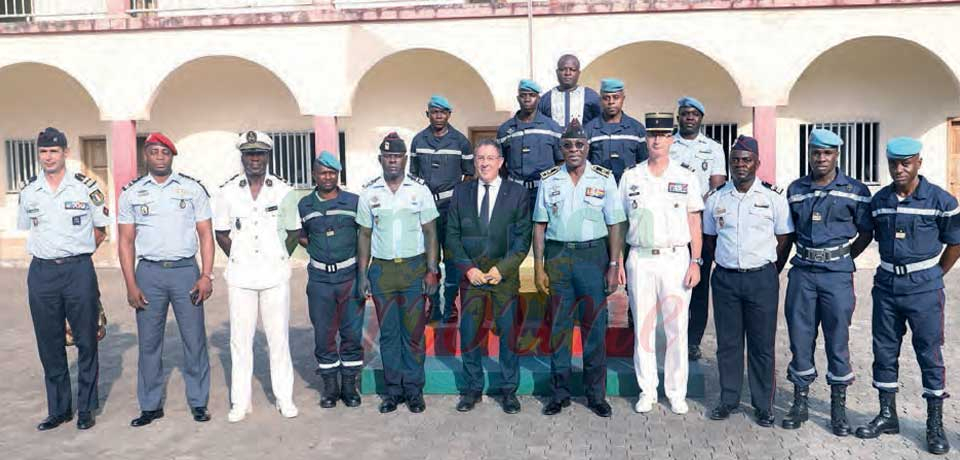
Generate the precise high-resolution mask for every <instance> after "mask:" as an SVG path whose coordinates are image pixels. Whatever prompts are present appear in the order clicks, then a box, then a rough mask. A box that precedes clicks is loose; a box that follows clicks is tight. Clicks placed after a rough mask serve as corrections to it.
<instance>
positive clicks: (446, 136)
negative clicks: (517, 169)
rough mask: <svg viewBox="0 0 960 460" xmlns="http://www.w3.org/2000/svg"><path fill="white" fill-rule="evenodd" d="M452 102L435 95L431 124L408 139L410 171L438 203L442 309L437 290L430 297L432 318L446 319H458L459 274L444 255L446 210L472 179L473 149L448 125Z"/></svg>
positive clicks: (430, 108) (430, 104)
mask: <svg viewBox="0 0 960 460" xmlns="http://www.w3.org/2000/svg"><path fill="white" fill-rule="evenodd" d="M452 111H453V106H451V105H450V102H449V101H448V100H447V98H445V97H443V96H437V95H434V96H432V97H431V98H430V101H429V102H428V103H427V119H428V120H430V126H428V127H427V128H425V129H424V130H423V131H420V132H419V133H417V135H416V136H414V137H413V140H412V141H411V142H410V173H411V174H413V175H414V177H418V178H420V179H423V181H424V182H426V184H427V187H429V188H430V192H431V193H433V199H434V201H436V203H437V212H439V213H440V217H439V218H437V235H438V236H439V238H440V249H441V250H442V251H443V261H444V263H443V273H444V275H443V311H442V312H441V311H440V305H441V304H440V292H439V290H438V291H437V293H436V294H434V295H432V296H431V297H430V308H431V315H432V318H431V320H440V319H442V320H443V322H445V323H456V322H457V309H456V304H455V303H454V300H456V298H457V293H458V291H459V289H460V287H459V286H460V278H461V274H460V272H458V271H457V267H456V264H454V263H453V261H451V260H450V257H449V256H448V255H447V250H446V246H445V245H444V244H443V240H444V237H445V235H446V223H447V210H449V209H450V198H452V197H453V187H455V186H456V185H457V184H459V183H461V182H466V181H469V180H471V179H473V176H474V174H475V171H474V167H473V149H472V147H471V146H470V141H469V140H467V137H466V136H464V135H463V133H461V132H460V131H457V130H456V128H454V127H453V126H450V112H452Z"/></svg>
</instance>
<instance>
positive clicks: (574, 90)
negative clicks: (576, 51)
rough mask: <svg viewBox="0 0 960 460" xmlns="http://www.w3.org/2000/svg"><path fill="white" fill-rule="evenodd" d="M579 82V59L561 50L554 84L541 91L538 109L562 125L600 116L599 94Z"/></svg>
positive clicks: (588, 121)
mask: <svg viewBox="0 0 960 460" xmlns="http://www.w3.org/2000/svg"><path fill="white" fill-rule="evenodd" d="M579 82H580V60H579V59H577V57H576V56H574V55H572V54H564V55H563V56H560V59H558V60H557V86H556V87H555V88H553V89H552V90H550V91H547V92H546V93H544V95H543V98H541V99H540V102H539V104H538V109H539V110H540V113H542V114H544V115H546V116H547V117H550V118H553V121H555V122H557V124H558V125H560V127H561V128H563V129H566V128H567V126H569V125H570V123H571V122H572V121H573V120H580V123H581V125H586V124H587V123H590V120H593V119H594V118H597V117H599V116H600V112H601V110H600V95H598V94H597V92H596V91H594V90H592V89H590V88H587V87H586V86H578V84H579Z"/></svg>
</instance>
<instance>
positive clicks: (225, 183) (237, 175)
mask: <svg viewBox="0 0 960 460" xmlns="http://www.w3.org/2000/svg"><path fill="white" fill-rule="evenodd" d="M238 177H240V173H236V174H234V175H233V177H231V178H229V179H227V181H226V182H224V183H222V184H220V188H224V187H226V186H227V184H229V183H230V182H233V180H234V179H236V178H238Z"/></svg>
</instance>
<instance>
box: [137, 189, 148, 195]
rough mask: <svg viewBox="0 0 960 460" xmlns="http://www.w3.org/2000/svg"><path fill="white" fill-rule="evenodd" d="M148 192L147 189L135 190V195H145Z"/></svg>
mask: <svg viewBox="0 0 960 460" xmlns="http://www.w3.org/2000/svg"><path fill="white" fill-rule="evenodd" d="M149 194H150V191H149V190H137V196H147V195H149Z"/></svg>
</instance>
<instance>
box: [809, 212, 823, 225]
mask: <svg viewBox="0 0 960 460" xmlns="http://www.w3.org/2000/svg"><path fill="white" fill-rule="evenodd" d="M811 219H812V220H813V221H814V222H820V221H821V220H823V216H822V215H820V213H819V212H816V211H814V212H813V216H811Z"/></svg>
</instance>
